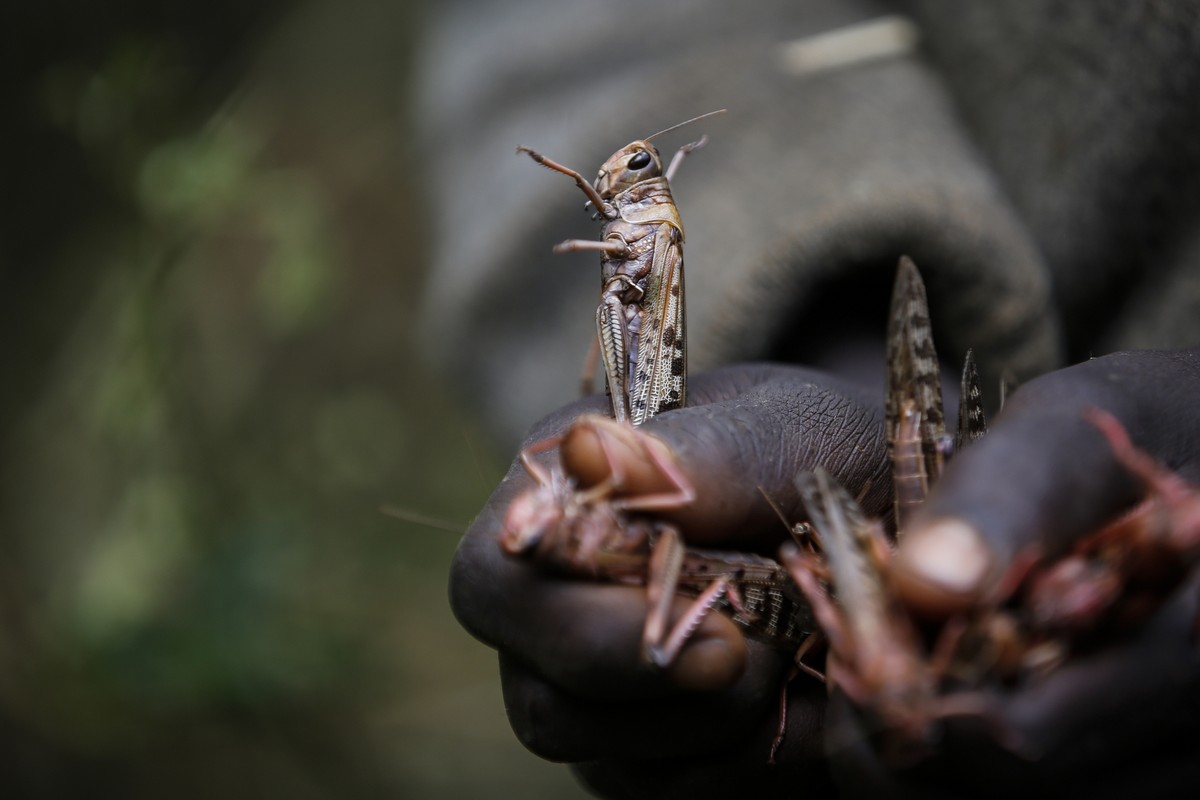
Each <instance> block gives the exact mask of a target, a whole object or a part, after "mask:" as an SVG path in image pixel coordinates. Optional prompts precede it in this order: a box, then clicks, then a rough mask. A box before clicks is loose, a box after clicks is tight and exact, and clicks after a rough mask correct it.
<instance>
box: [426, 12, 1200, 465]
mask: <svg viewBox="0 0 1200 800" xmlns="http://www.w3.org/2000/svg"><path fill="white" fill-rule="evenodd" d="M433 14H434V19H433V20H431V24H432V26H433V30H432V35H431V36H430V37H428V39H427V47H426V50H425V51H424V53H423V54H422V55H421V59H422V61H421V64H422V69H421V75H422V80H423V87H422V119H423V120H424V122H425V130H424V140H425V142H426V144H425V147H424V149H423V152H424V154H425V158H424V159H423V161H424V164H425V166H426V168H427V170H428V172H427V178H428V184H427V185H428V191H429V197H430V201H429V202H430V208H431V213H432V214H433V218H434V223H435V243H436V246H435V253H434V260H433V264H432V267H431V272H430V276H429V280H428V284H427V287H426V294H425V306H424V308H425V313H424V317H423V319H422V333H423V336H424V337H425V342H426V346H427V349H428V352H429V353H430V354H431V355H432V356H433V357H434V358H436V359H437V360H438V362H439V363H441V364H444V365H446V367H447V371H448V373H449V374H451V375H453V376H454V377H455V378H456V379H458V380H459V381H460V382H461V384H462V387H463V388H464V389H465V391H466V393H467V396H468V397H469V398H472V400H473V401H474V403H475V405H476V406H477V408H478V409H479V410H480V411H481V412H484V413H485V416H486V419H488V420H489V421H490V423H491V424H492V425H493V426H494V430H495V431H496V433H497V434H498V435H499V436H500V437H501V438H502V439H504V440H506V441H510V442H511V441H515V439H516V437H517V436H519V435H520V433H521V432H523V431H524V430H525V429H526V428H527V427H528V425H529V424H530V423H531V422H533V421H534V420H535V419H537V418H538V417H539V416H541V415H542V414H544V413H546V412H548V411H550V410H551V409H553V408H555V407H557V406H559V405H561V404H563V403H565V402H567V401H569V400H571V399H572V398H573V397H574V396H575V392H576V385H577V376H578V373H579V368H580V364H581V360H582V358H583V355H584V353H585V352H586V350H587V346H588V342H589V339H590V337H591V336H593V335H594V334H593V331H594V329H593V312H594V309H595V304H596V298H597V290H598V286H599V264H598V260H599V259H598V257H597V256H595V255H594V254H580V253H576V254H571V255H564V256H554V255H552V254H551V253H550V248H551V246H552V245H553V244H555V243H556V242H558V241H560V240H562V239H566V238H595V237H596V235H597V232H598V230H599V226H598V224H597V223H595V222H593V221H591V220H590V219H588V216H587V214H585V212H584V211H583V200H584V198H583V195H582V193H581V192H579V190H578V189H577V188H576V187H575V186H574V185H573V184H572V183H571V181H570V180H569V179H568V178H565V177H563V176H561V175H557V174H555V173H552V172H549V171H547V170H545V169H542V168H539V167H537V166H536V165H535V164H533V163H532V162H531V161H530V160H529V159H528V158H526V157H524V156H520V157H518V156H517V155H516V154H514V147H515V146H516V145H518V144H523V145H528V146H530V147H534V148H536V149H538V150H540V151H541V152H543V153H545V154H546V155H547V156H549V157H551V158H554V159H555V160H557V161H560V162H561V163H564V164H567V165H570V166H573V167H574V168H576V169H578V170H579V171H580V172H582V173H584V175H585V176H587V177H588V178H589V179H590V178H591V177H593V176H594V174H595V170H596V168H597V167H598V166H599V164H600V163H601V162H602V161H603V160H604V159H605V158H606V157H607V156H608V155H609V154H610V153H612V152H613V151H614V150H616V149H617V148H619V147H621V146H622V145H624V144H626V143H627V142H629V141H631V140H633V139H635V138H640V137H644V136H646V135H648V134H650V133H653V132H654V131H656V130H659V129H661V128H665V127H667V126H668V125H671V124H674V123H676V122H679V121H681V120H683V119H686V118H688V117H691V116H694V115H696V114H700V113H703V112H706V111H710V110H713V109H716V108H728V109H729V112H728V114H726V115H724V116H721V117H715V118H712V119H707V120H704V121H702V122H700V123H697V124H696V125H694V126H692V127H691V128H687V129H683V130H680V131H677V132H674V133H671V134H668V135H666V136H664V137H662V138H661V139H659V140H657V141H656V144H658V146H659V148H660V150H662V152H663V155H664V157H669V155H670V153H671V152H672V151H673V150H674V149H675V148H676V147H678V146H679V145H681V144H683V143H685V142H687V141H691V140H693V139H695V138H698V137H699V136H700V135H701V134H702V133H707V134H708V135H709V137H710V142H709V144H708V146H707V147H706V148H704V149H703V150H700V151H697V152H696V153H694V154H693V155H692V156H691V157H689V159H688V161H687V162H686V163H685V164H684V165H683V167H682V169H681V171H680V174H679V175H678V176H677V177H676V179H675V181H674V182H673V188H674V191H675V197H676V200H677V202H678V204H679V207H680V210H681V213H682V215H683V221H684V226H685V229H686V232H687V240H686V244H685V249H684V253H685V259H686V276H687V277H686V284H687V303H688V310H687V311H688V328H689V351H688V355H689V366H690V368H691V369H692V370H702V369H705V368H707V367H711V366H714V365H717V364H722V363H728V362H731V361H741V360H760V359H768V358H774V359H786V360H809V359H812V358H814V357H817V355H818V354H819V353H821V352H822V351H823V350H826V349H828V348H829V347H830V346H831V344H832V342H833V341H835V340H836V338H837V337H838V336H841V335H843V334H844V333H845V332H847V331H849V330H851V329H854V328H857V329H859V330H865V331H868V332H870V331H874V330H877V331H878V333H879V336H880V337H882V334H883V329H884V326H885V322H886V321H885V316H886V309H887V296H888V292H889V290H890V286H891V281H892V278H893V276H894V273H895V267H896V263H897V260H898V258H899V256H900V255H901V254H907V255H909V256H911V257H912V258H913V259H914V260H915V261H916V262H917V264H918V266H919V267H920V268H921V271H922V273H923V275H924V277H925V280H926V283H927V286H928V292H929V299H930V305H931V309H932V319H933V324H934V333H935V336H936V337H937V340H938V347H939V351H940V353H941V355H942V357H943V358H944V359H945V360H947V361H948V362H951V363H953V362H955V361H958V360H959V359H961V358H962V355H963V353H964V352H965V350H966V348H968V347H973V348H975V351H976V355H977V358H978V361H979V364H980V367H981V372H982V374H983V382H984V385H985V386H994V385H995V384H996V381H997V380H998V376H999V375H1000V374H1001V373H1002V372H1003V371H1006V370H1007V371H1011V372H1012V373H1013V374H1014V375H1015V376H1016V377H1017V378H1018V379H1025V378H1028V377H1030V376H1032V375H1034V374H1037V373H1038V372H1041V371H1045V370H1048V369H1052V368H1054V367H1056V366H1060V365H1062V364H1063V363H1065V362H1066V361H1067V360H1077V359H1079V358H1083V357H1086V356H1087V355H1089V354H1092V355H1098V354H1100V353H1102V352H1107V351H1109V350H1112V349H1116V348H1121V347H1128V346H1145V347H1167V346H1183V345H1189V344H1190V345H1195V344H1200V313H1198V312H1200V271H1198V270H1197V269H1196V266H1195V265H1196V264H1197V263H1198V260H1200V233H1197V231H1198V230H1200V228H1197V226H1196V225H1195V221H1196V220H1197V215H1198V212H1200V183H1198V182H1197V180H1196V179H1197V177H1200V175H1198V173H1200V136H1198V135H1197V134H1198V133H1200V102H1197V101H1198V100H1200V2H1195V1H1193V0H1186V1H1185V0H1174V1H1173V2H1142V3H1129V2H1126V1H1125V0H1097V1H1096V2H1089V3H1078V2H1069V1H1068V0H1015V1H1014V2H1004V3H963V2H958V1H957V0H937V1H934V0H930V1H929V2H919V1H918V2H907V3H871V2H860V1H859V0H808V1H807V2H804V3H795V2H782V1H775V0H759V2H756V3H753V4H742V5H740V6H737V7H735V6H734V5H733V4H729V3H722V2H716V0H690V1H689V2H682V1H681V2H659V3H642V2H638V1H637V0H619V1H618V0H614V1H611V2H606V3H597V2H589V1H588V0H522V1H521V2H509V3H482V2H477V3H475V2H458V3H443V4H439V5H437V6H436V7H435V10H434V11H433ZM895 15H899V16H900V17H901V18H902V19H903V20H906V21H907V22H908V23H911V24H912V25H913V26H915V30H916V32H917V34H918V37H919V38H918V44H917V46H916V48H915V49H913V48H909V49H907V50H906V49H905V47H904V46H903V42H901V43H900V44H899V45H897V46H896V47H894V48H893V49H892V50H891V51H890V53H889V54H886V55H881V56H878V57H874V58H871V57H869V55H870V51H869V48H867V49H866V50H864V52H862V53H859V55H858V56H857V57H854V58H851V59H850V60H849V61H848V62H846V63H837V61H836V60H834V61H831V62H830V63H825V64H819V63H818V64H817V65H816V66H814V67H812V68H810V69H807V70H806V71H798V70H797V68H796V67H795V65H794V64H790V63H789V62H788V61H787V60H786V55H785V54H786V53H787V52H790V51H789V50H788V49H787V48H788V46H789V43H795V42H801V43H806V44H810V45H811V44H813V43H816V42H820V41H822V40H820V39H814V38H813V37H817V36H819V35H820V34H825V33H830V32H839V31H840V32H843V33H845V32H846V31H847V30H848V29H849V30H851V31H853V30H856V29H855V28H853V27H851V26H854V25H855V24H857V23H862V22H864V21H869V20H875V19H878V18H880V17H884V16H893V17H894V16H895ZM884 27H885V28H886V27H887V25H885V26H884ZM892 29H893V30H899V31H903V30H907V28H905V25H904V24H893V25H892ZM851 38H853V37H851ZM861 38H862V37H860V39H861ZM860 44H861V42H860Z"/></svg>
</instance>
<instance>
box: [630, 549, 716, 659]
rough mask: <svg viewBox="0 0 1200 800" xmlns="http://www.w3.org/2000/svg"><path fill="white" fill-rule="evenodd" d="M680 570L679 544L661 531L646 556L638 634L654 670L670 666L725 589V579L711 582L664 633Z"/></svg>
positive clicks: (644, 654) (681, 555)
mask: <svg viewBox="0 0 1200 800" xmlns="http://www.w3.org/2000/svg"><path fill="white" fill-rule="evenodd" d="M682 567H683V542H682V540H680V538H679V534H678V533H677V532H676V531H675V529H674V528H670V527H667V528H664V529H663V531H662V534H661V535H660V536H659V539H658V541H657V542H655V544H654V552H653V553H652V554H651V556H650V574H649V576H648V577H647V580H646V601H647V604H648V606H649V610H648V611H647V613H646V626H645V628H644V629H643V631H642V657H643V658H645V659H646V660H647V661H649V662H650V663H652V664H654V665H656V666H658V667H667V666H670V664H671V662H672V661H674V660H675V657H676V656H677V655H679V651H680V650H682V649H683V646H684V644H686V643H687V640H688V639H689V638H691V636H692V634H693V633H695V632H696V628H697V627H699V625H700V623H701V622H703V621H704V618H705V617H707V616H708V614H709V612H710V611H712V608H713V606H714V605H716V603H717V601H719V600H720V599H721V597H722V595H724V594H725V593H726V592H727V591H728V589H729V579H728V578H727V577H721V578H718V579H717V580H715V581H713V582H712V583H711V584H709V585H708V587H707V588H706V589H705V590H704V591H703V592H701V593H700V594H699V596H697V597H696V599H694V600H693V601H692V602H691V603H690V604H689V605H688V607H687V609H686V610H685V611H684V612H683V616H681V617H680V618H679V620H678V621H677V622H676V623H675V624H674V625H673V626H672V627H671V630H670V632H669V633H668V632H667V620H668V618H669V615H670V612H671V601H672V599H673V598H674V595H675V588H676V586H678V584H679V572H680V569H681V568H682Z"/></svg>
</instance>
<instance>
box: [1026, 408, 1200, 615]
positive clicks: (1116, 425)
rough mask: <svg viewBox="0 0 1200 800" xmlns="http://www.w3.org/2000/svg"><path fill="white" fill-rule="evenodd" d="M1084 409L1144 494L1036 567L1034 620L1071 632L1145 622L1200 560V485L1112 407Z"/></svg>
mask: <svg viewBox="0 0 1200 800" xmlns="http://www.w3.org/2000/svg"><path fill="white" fill-rule="evenodd" d="M1085 416H1086V417H1087V419H1088V420H1089V421H1090V422H1091V423H1092V424H1093V425H1095V426H1096V427H1097V428H1098V429H1099V430H1100V431H1101V433H1103V434H1104V436H1105V438H1106V439H1107V440H1108V443H1109V446H1110V447H1111V449H1112V451H1113V454H1114V455H1115V456H1116V458H1117V460H1118V461H1119V462H1120V463H1121V464H1122V466H1124V467H1125V469H1127V470H1128V471H1129V472H1130V473H1131V474H1132V475H1133V476H1135V477H1136V478H1138V479H1139V480H1140V481H1141V482H1142V483H1143V484H1144V486H1145V487H1146V491H1147V497H1146V498H1145V499H1144V500H1143V501H1142V502H1141V503H1139V504H1138V505H1137V506H1135V507H1134V508H1133V509H1132V510H1130V511H1129V512H1127V513H1126V514H1123V515H1122V516H1121V517H1119V518H1118V519H1116V520H1115V521H1113V522H1112V523H1110V524H1108V525H1106V526H1105V527H1103V528H1101V529H1100V530H1099V531H1096V532H1095V533H1092V534H1090V535H1089V536H1086V537H1084V538H1083V539H1081V540H1079V542H1077V543H1076V544H1075V546H1074V547H1073V548H1072V550H1071V552H1070V553H1069V554H1068V555H1066V556H1064V557H1063V558H1060V559H1059V560H1057V561H1055V562H1053V563H1051V564H1049V565H1047V566H1045V567H1043V568H1042V569H1040V570H1035V571H1033V572H1032V576H1031V578H1030V579H1029V581H1028V585H1027V588H1026V590H1025V597H1024V605H1025V607H1026V609H1027V610H1028V613H1029V616H1030V618H1031V620H1032V624H1033V625H1034V626H1036V627H1037V628H1038V629H1040V630H1042V631H1044V632H1051V633H1053V632H1061V633H1062V634H1064V635H1067V636H1081V635H1085V634H1090V633H1092V632H1093V631H1096V630H1098V629H1099V628H1100V627H1101V626H1102V625H1109V624H1111V625H1113V626H1115V627H1116V628H1119V629H1128V628H1129V627H1131V626H1133V625H1135V624H1137V623H1139V622H1141V621H1142V620H1144V619H1145V617H1146V616H1148V615H1149V614H1150V613H1151V612H1153V610H1154V609H1156V608H1157V607H1158V606H1159V605H1161V603H1162V602H1163V601H1164V600H1165V599H1166V598H1167V597H1169V596H1170V595H1171V593H1173V592H1174V591H1175V590H1176V589H1177V588H1178V587H1179V585H1180V584H1181V583H1182V581H1183V580H1184V579H1185V578H1186V577H1187V575H1188V573H1189V572H1190V570H1191V569H1192V568H1193V567H1194V566H1195V564H1196V562H1197V561H1198V560H1200V489H1197V488H1196V487H1193V486H1189V485H1188V484H1187V483H1186V482H1185V481H1184V480H1183V479H1182V478H1180V477H1179V476H1178V475H1176V474H1175V473H1173V472H1171V471H1170V470H1168V469H1167V468H1166V467H1164V466H1162V465H1161V464H1159V463H1158V462H1156V461H1155V460H1154V459H1153V458H1152V457H1151V456H1150V455H1148V454H1147V453H1145V452H1143V451H1141V450H1139V449H1138V448H1137V447H1135V446H1134V445H1133V443H1132V442H1131V441H1130V439H1129V434H1128V433H1126V431H1125V429H1124V427H1123V426H1122V425H1121V423H1120V422H1119V421H1118V420H1117V419H1116V417H1114V416H1113V415H1112V414H1109V413H1108V412H1106V411H1100V410H1098V409H1094V408H1093V409H1089V410H1088V411H1087V412H1086V414H1085Z"/></svg>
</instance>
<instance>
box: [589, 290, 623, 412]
mask: <svg viewBox="0 0 1200 800" xmlns="http://www.w3.org/2000/svg"><path fill="white" fill-rule="evenodd" d="M596 340H597V341H598V342H599V343H600V356H601V358H602V359H603V360H604V375H605V377H606V378H607V379H608V393H609V395H610V398H611V400H612V410H613V416H614V417H616V419H617V421H618V422H625V421H626V420H628V419H629V391H628V375H627V369H628V367H627V364H628V355H627V354H628V352H629V345H628V342H627V341H626V333H625V304H624V303H622V302H621V298H620V297H618V296H617V293H616V291H615V287H614V289H608V290H605V292H604V294H603V295H602V296H601V297H600V305H598V306H596Z"/></svg>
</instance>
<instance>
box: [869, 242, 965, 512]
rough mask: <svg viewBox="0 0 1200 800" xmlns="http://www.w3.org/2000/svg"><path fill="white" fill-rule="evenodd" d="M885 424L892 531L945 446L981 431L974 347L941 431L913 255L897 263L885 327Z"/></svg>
mask: <svg viewBox="0 0 1200 800" xmlns="http://www.w3.org/2000/svg"><path fill="white" fill-rule="evenodd" d="M886 359H887V380H886V386H885V398H886V400H885V404H884V409H885V424H886V426H887V444H888V456H889V458H890V459H891V462H892V484H893V492H894V503H893V508H894V509H895V522H896V531H897V535H899V534H900V533H902V532H903V531H904V528H905V526H906V524H907V523H908V521H909V519H910V518H911V515H912V513H913V511H915V510H916V508H918V507H919V506H920V505H921V503H923V502H924V501H925V497H926V496H927V495H928V494H929V490H930V488H931V487H932V486H933V484H934V483H935V482H936V481H937V479H938V477H939V476H940V475H941V472H942V467H943V466H944V465H945V462H946V459H947V458H948V457H949V456H950V455H951V453H953V452H955V451H957V450H959V449H961V448H963V447H966V446H967V445H968V444H970V443H971V442H974V441H976V440H978V439H979V438H981V437H982V436H983V435H984V433H986V431H987V421H986V419H985V418H984V413H983V402H982V392H981V391H980V389H979V372H978V369H977V368H976V366H975V355H974V353H973V352H972V351H971V350H968V351H967V355H966V358H965V360H964V363H963V371H962V382H961V395H960V398H959V411H958V429H957V431H956V433H955V436H954V439H953V441H952V440H951V439H950V437H949V436H948V435H947V434H946V415H945V411H944V410H943V400H942V384H941V376H940V371H939V362H938V356H937V348H936V347H935V346H934V341H933V331H932V327H931V325H930V322H929V301H928V299H927V296H926V293H925V282H924V280H922V278H921V273H920V271H919V270H918V269H917V266H916V264H914V263H913V261H912V259H910V258H908V257H907V256H903V257H901V259H900V263H899V265H898V266H897V268H896V279H895V282H894V283H893V285H892V301H891V308H890V311H889V314H888V328H887V352H886Z"/></svg>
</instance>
